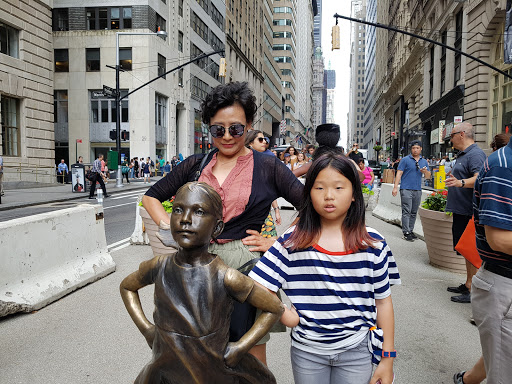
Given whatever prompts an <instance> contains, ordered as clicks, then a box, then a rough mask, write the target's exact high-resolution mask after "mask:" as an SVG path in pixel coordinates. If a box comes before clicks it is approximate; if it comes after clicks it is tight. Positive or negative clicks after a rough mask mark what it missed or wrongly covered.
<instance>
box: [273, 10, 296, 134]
mask: <svg viewBox="0 0 512 384" xmlns="http://www.w3.org/2000/svg"><path fill="white" fill-rule="evenodd" d="M276 5H279V6H276ZM272 24H273V31H274V32H273V37H274V41H273V45H272V49H273V53H274V60H275V61H276V62H277V63H278V65H279V70H280V72H281V84H282V86H283V94H284V99H285V102H284V119H285V120H286V133H285V134H284V139H285V141H286V142H289V141H290V140H293V139H294V138H295V111H296V105H297V100H296V69H297V47H296V44H295V42H296V41H297V34H296V32H297V2H296V0H283V1H279V2H278V3H277V2H276V3H275V4H274V8H273V22H272Z"/></svg>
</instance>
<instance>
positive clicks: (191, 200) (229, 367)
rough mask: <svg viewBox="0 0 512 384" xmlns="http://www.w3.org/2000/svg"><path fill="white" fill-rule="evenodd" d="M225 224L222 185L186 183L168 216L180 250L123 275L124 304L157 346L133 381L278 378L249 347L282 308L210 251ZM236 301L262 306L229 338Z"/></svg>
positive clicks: (162, 235)
mask: <svg viewBox="0 0 512 384" xmlns="http://www.w3.org/2000/svg"><path fill="white" fill-rule="evenodd" d="M223 227H224V223H223V222H222V201H221V198H220V196H219V195H218V194H217V192H215V190H214V189H213V188H212V187H210V186H209V185H207V184H206V183H198V182H191V183H187V184H185V185H184V186H183V187H181V188H180V189H179V190H178V192H177V194H176V199H175V201H174V204H173V212H172V215H171V225H170V229H171V232H172V236H173V237H174V240H176V242H177V243H178V245H179V246H180V248H179V250H178V252H177V253H176V254H174V255H171V256H157V257H155V258H153V259H152V260H149V261H145V262H143V263H141V264H140V266H139V269H138V271H136V272H133V273H132V274H130V275H129V276H127V277H126V278H125V279H124V280H123V281H122V283H121V286H120V289H121V296H122V298H123V301H124V304H125V306H126V309H127V310H128V313H129V314H130V316H131V318H132V319H133V321H134V323H135V325H136V326H137V327H138V328H139V330H140V332H141V333H142V334H143V335H144V337H145V338H146V340H147V342H148V344H149V346H150V347H151V348H152V350H153V358H152V360H151V361H150V362H149V363H148V364H147V365H146V366H145V367H144V369H143V370H142V371H141V372H140V374H139V375H138V377H137V379H136V380H135V383H136V384H142V383H148V384H159V383H169V384H170V383H177V384H178V383H179V384H183V383H208V384H210V383H219V384H221V383H222V384H230V383H233V384H234V383H275V382H276V380H275V378H274V376H273V375H272V373H271V372H270V371H269V370H268V368H267V367H266V366H264V365H263V364H262V363H261V362H259V361H258V360H257V359H256V358H255V357H253V356H252V355H250V354H248V353H247V351H249V349H250V348H251V347H253V346H254V345H255V344H256V343H257V342H258V341H259V339H260V338H261V337H263V336H264V335H265V334H266V333H267V332H268V331H269V330H270V328H271V327H272V325H273V324H274V323H275V322H276V321H277V320H279V318H280V316H281V314H282V313H283V310H284V307H283V306H282V304H281V302H280V301H279V300H278V299H277V297H275V296H274V295H272V294H271V293H270V292H269V291H268V290H266V289H264V288H262V287H260V286H258V285H255V284H254V282H253V280H252V279H250V278H249V277H247V276H245V275H243V274H241V273H240V272H238V271H237V270H235V269H232V268H229V267H228V266H227V265H226V264H224V262H223V261H222V260H221V259H220V258H219V257H218V256H217V255H214V254H211V253H209V252H208V246H209V244H210V241H211V239H215V238H216V237H217V236H218V235H219V234H220V233H221V232H222V230H223ZM166 232H167V233H166ZM169 237H170V233H169V231H166V230H161V233H160V238H161V239H162V241H163V242H164V244H165V243H166V242H167V241H168V240H170V238H169ZM149 284H155V294H154V298H155V311H154V314H153V318H154V322H155V324H152V323H151V322H149V320H148V319H147V318H146V316H145V314H144V312H143V310H142V307H141V303H140V300H139V295H138V292H137V291H138V290H139V289H141V288H142V287H144V286H146V285H149ZM233 300H237V301H238V302H246V301H247V302H249V303H250V304H251V305H253V306H255V307H257V308H259V309H261V310H262V314H261V316H260V317H258V319H257V320H256V322H255V323H254V325H253V326H252V328H251V329H250V330H249V331H248V332H247V333H246V334H245V335H244V336H243V337H242V338H241V339H240V340H239V341H237V342H229V341H228V339H229V324H230V317H231V312H232V309H233Z"/></svg>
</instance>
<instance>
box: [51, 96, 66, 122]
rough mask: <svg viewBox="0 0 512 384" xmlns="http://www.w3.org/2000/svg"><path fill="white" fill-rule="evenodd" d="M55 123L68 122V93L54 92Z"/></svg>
mask: <svg viewBox="0 0 512 384" xmlns="http://www.w3.org/2000/svg"><path fill="white" fill-rule="evenodd" d="M53 97H54V100H53V122H54V123H67V122H68V91H55V92H53Z"/></svg>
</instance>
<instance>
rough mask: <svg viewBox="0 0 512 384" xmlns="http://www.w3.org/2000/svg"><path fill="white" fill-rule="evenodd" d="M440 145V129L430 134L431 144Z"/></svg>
mask: <svg viewBox="0 0 512 384" xmlns="http://www.w3.org/2000/svg"><path fill="white" fill-rule="evenodd" d="M437 143H439V128H436V129H433V130H432V131H431V132H430V144H437Z"/></svg>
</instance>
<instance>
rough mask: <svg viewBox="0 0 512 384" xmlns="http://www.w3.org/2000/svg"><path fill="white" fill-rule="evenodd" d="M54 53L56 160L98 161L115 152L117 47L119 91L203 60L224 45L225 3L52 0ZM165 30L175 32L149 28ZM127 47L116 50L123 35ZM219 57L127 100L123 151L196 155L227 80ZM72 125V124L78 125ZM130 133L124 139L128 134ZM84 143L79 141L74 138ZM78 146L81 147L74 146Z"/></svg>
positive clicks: (209, 0) (207, 0)
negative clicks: (211, 99) (206, 108)
mask: <svg viewBox="0 0 512 384" xmlns="http://www.w3.org/2000/svg"><path fill="white" fill-rule="evenodd" d="M53 5H54V10H53V30H54V32H53V43H54V47H53V48H54V57H55V90H54V94H55V111H56V113H55V143H56V144H55V145H56V153H57V154H59V155H57V157H60V154H61V155H62V157H64V158H66V157H67V156H65V154H68V156H69V160H70V162H74V160H75V159H76V156H78V155H82V156H84V159H85V161H86V162H87V161H92V160H94V158H96V156H97V155H98V154H99V153H104V154H105V153H106V152H107V151H109V150H111V149H115V140H113V139H112V138H111V136H110V135H109V132H110V131H111V130H114V129H115V126H116V105H115V102H114V100H113V99H112V98H111V97H109V96H108V95H107V94H104V93H103V92H102V89H103V86H104V85H106V86H108V87H111V88H114V87H115V84H116V79H115V70H114V69H112V68H111V67H107V66H115V64H116V54H117V53H118V54H119V60H120V66H121V68H122V72H121V74H120V90H121V96H125V95H127V94H128V93H129V92H132V91H134V90H135V89H136V88H137V87H139V86H141V85H143V84H144V83H146V82H148V81H149V80H152V79H154V78H156V77H157V76H159V75H162V74H164V73H166V72H167V71H168V70H170V69H172V68H173V67H177V66H179V65H180V64H183V63H185V62H187V61H189V59H190V57H197V56H199V55H201V54H202V53H206V52H208V53H209V52H212V51H214V50H218V49H223V48H224V41H225V35H224V17H223V16H222V15H224V14H225V8H224V7H225V5H224V3H223V1H221V0H201V1H191V0H190V1H183V0H178V1H175V2H174V1H169V2H163V1H161V0H145V1H139V2H137V4H135V5H126V2H123V1H121V0H110V1H103V2H102V1H95V2H94V3H91V4H87V5H90V6H86V5H85V4H83V3H80V4H79V5H78V6H77V4H76V3H75V2H73V1H69V0H54V2H53ZM158 30H161V31H166V32H167V33H168V37H167V38H166V39H162V38H160V37H158V36H155V35H141V34H144V33H146V34H147V33H151V32H153V33H155V32H157V31H158ZM117 32H124V33H126V34H125V35H119V36H118V38H119V52H116V33H117ZM219 60H220V55H218V54H217V55H214V56H210V57H209V58H204V59H202V60H200V61H197V62H195V63H193V64H190V65H187V66H185V67H184V68H182V69H181V70H178V71H175V72H173V73H171V74H168V75H166V76H165V77H163V78H160V79H158V80H156V81H155V82H153V83H152V84H151V85H150V86H145V87H143V88H141V89H140V90H137V91H136V92H134V93H133V94H130V95H129V96H128V97H127V98H125V99H124V100H123V101H122V104H121V122H120V123H121V130H123V131H126V132H129V140H126V141H122V144H121V156H122V158H128V159H129V158H131V157H134V156H137V157H141V156H151V157H152V158H154V157H156V156H159V155H161V156H163V157H164V158H169V157H170V156H173V155H176V154H178V153H181V154H183V155H184V156H188V155H190V154H192V153H195V152H200V151H201V150H202V149H201V144H202V143H203V142H204V139H203V137H207V135H208V133H207V128H206V126H205V125H203V124H202V123H201V118H200V116H201V114H200V104H201V101H202V100H203V99H204V97H205V96H206V94H207V93H208V92H209V91H210V89H211V88H212V87H215V86H217V85H218V84H220V83H221V82H222V81H223V79H222V78H220V77H219ZM70 122H71V123H70ZM125 138H126V137H125ZM77 140H78V142H79V144H76V145H75V143H76V142H77ZM75 149H77V152H76V153H75Z"/></svg>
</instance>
